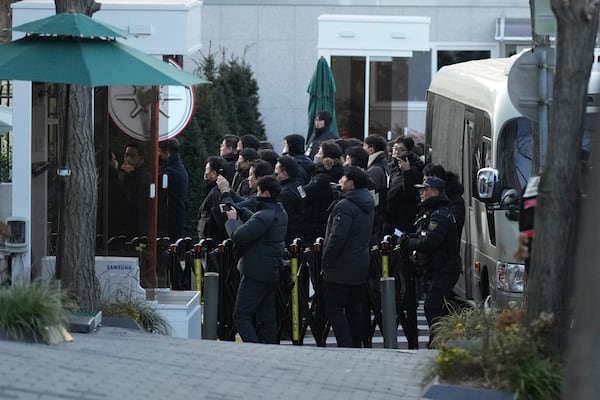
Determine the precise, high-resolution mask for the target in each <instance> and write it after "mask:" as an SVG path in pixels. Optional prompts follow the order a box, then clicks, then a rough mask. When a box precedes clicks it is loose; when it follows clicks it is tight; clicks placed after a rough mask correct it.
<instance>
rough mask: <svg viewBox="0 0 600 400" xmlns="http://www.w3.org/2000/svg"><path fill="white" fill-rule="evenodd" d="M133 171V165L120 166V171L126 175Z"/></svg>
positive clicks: (124, 164)
mask: <svg viewBox="0 0 600 400" xmlns="http://www.w3.org/2000/svg"><path fill="white" fill-rule="evenodd" d="M134 169H135V167H134V166H133V165H131V164H128V163H123V164H122V165H121V171H123V172H125V173H126V174H128V173H130V172H131V171H133V170H134Z"/></svg>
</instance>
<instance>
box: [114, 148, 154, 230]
mask: <svg viewBox="0 0 600 400" xmlns="http://www.w3.org/2000/svg"><path fill="white" fill-rule="evenodd" d="M119 184H120V186H121V188H122V192H123V198H124V202H125V204H123V215H124V217H125V221H124V222H123V230H124V232H123V234H124V235H125V236H128V237H129V238H130V239H131V238H133V237H136V236H142V235H145V234H146V233H147V232H148V200H149V197H150V196H149V193H150V174H149V173H148V171H147V170H146V166H145V165H144V154H143V152H142V147H141V145H140V144H138V143H136V142H130V143H128V144H127V146H126V147H125V155H124V157H123V164H121V168H120V169H119Z"/></svg>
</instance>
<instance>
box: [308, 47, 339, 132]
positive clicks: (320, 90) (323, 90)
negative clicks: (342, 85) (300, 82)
mask: <svg viewBox="0 0 600 400" xmlns="http://www.w3.org/2000/svg"><path fill="white" fill-rule="evenodd" d="M306 91H307V92H308V94H309V95H310V98H309V100H308V134H307V135H306V142H307V143H309V142H310V139H311V137H312V134H313V130H314V127H315V114H316V113H317V112H319V111H329V112H330V113H331V115H332V116H333V121H332V122H331V130H332V131H334V132H336V133H337V131H338V129H337V123H336V118H335V79H334V78H333V74H332V73H331V69H330V68H329V64H327V60H326V59H325V58H324V57H321V58H319V61H317V68H316V69H315V72H313V76H312V78H311V80H310V83H309V84H308V89H307V90H306Z"/></svg>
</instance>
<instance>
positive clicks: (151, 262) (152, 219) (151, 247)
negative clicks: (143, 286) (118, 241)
mask: <svg viewBox="0 0 600 400" xmlns="http://www.w3.org/2000/svg"><path fill="white" fill-rule="evenodd" d="M152 92H153V101H152V104H151V106H150V152H151V154H152V156H151V157H148V158H149V159H150V184H151V185H152V186H153V187H154V190H153V191H152V192H151V196H150V199H149V202H148V260H147V261H148V265H147V267H148V268H147V271H146V274H147V275H146V282H147V285H148V287H149V288H155V287H156V286H157V282H156V280H157V276H156V257H157V255H156V248H157V246H156V234H157V232H156V230H157V227H156V220H157V215H158V124H159V112H160V102H159V94H160V87H159V86H153V87H152ZM150 293H151V296H154V291H152V290H151V291H150ZM151 300H153V298H152V299H151Z"/></svg>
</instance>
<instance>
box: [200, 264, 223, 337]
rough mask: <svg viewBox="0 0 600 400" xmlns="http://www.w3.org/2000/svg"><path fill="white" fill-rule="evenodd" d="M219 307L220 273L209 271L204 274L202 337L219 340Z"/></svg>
mask: <svg viewBox="0 0 600 400" xmlns="http://www.w3.org/2000/svg"><path fill="white" fill-rule="evenodd" d="M218 307H219V274H218V273H217V272H207V273H206V274H204V309H203V313H204V318H203V325H202V338H203V339H208V340H217V314H218Z"/></svg>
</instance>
